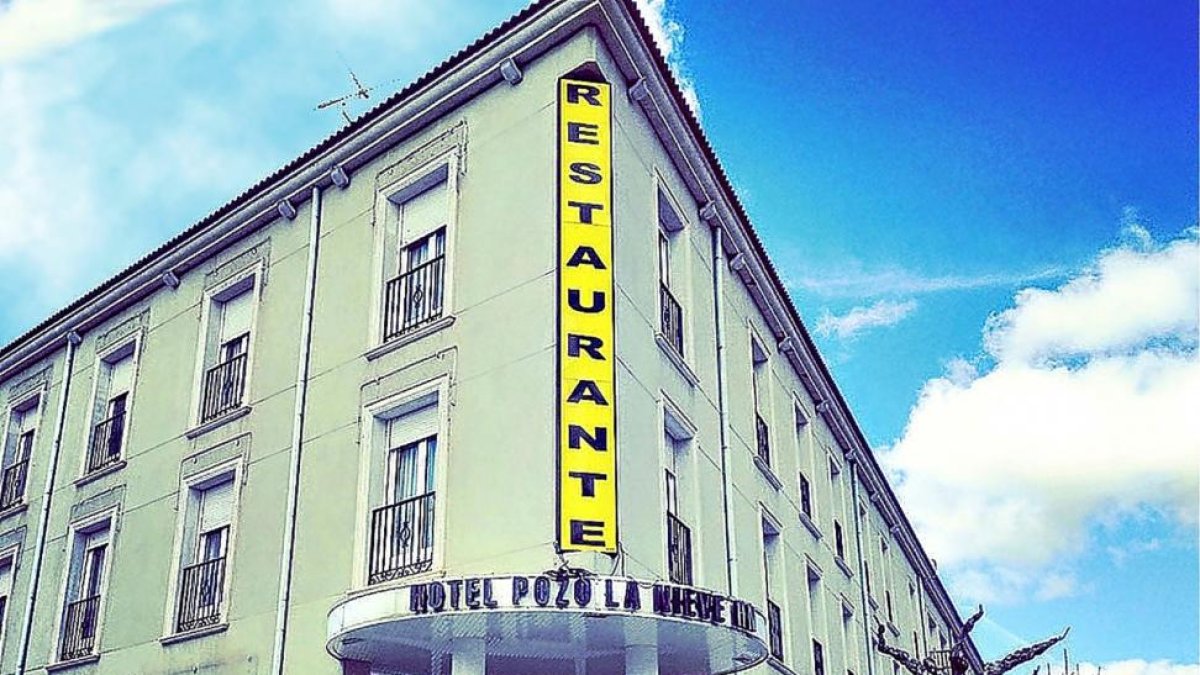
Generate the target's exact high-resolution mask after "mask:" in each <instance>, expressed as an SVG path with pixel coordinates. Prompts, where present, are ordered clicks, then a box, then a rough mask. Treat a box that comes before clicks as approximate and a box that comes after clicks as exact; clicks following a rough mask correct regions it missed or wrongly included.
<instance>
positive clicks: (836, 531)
mask: <svg viewBox="0 0 1200 675" xmlns="http://www.w3.org/2000/svg"><path fill="white" fill-rule="evenodd" d="M833 545H834V550H833V552H834V553H835V554H836V555H837V557H838V559H839V560H845V559H846V542H845V540H844V538H843V535H842V524H841V523H839V522H838V521H836V520H835V521H833Z"/></svg>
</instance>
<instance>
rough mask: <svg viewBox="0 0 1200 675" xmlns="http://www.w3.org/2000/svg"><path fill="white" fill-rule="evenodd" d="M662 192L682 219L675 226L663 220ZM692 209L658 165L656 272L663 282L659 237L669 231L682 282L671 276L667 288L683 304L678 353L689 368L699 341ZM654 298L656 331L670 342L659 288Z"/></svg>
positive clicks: (675, 267)
mask: <svg viewBox="0 0 1200 675" xmlns="http://www.w3.org/2000/svg"><path fill="white" fill-rule="evenodd" d="M660 195H661V196H662V197H665V198H666V200H667V203H668V205H669V206H670V207H671V211H672V213H673V214H674V215H675V219H676V220H677V221H678V222H677V223H676V224H675V225H676V226H675V227H669V226H668V225H669V223H664V222H663V219H662V217H661V213H660V212H659V203H658V200H659V196H660ZM688 213H689V212H688V211H684V210H683V209H682V208H681V207H680V204H679V200H678V199H676V198H675V193H674V192H673V191H672V190H671V188H670V187H669V186H668V185H667V180H666V178H664V177H663V175H662V173H661V172H660V171H659V170H658V169H655V171H654V223H655V227H654V270H655V275H654V276H655V278H656V279H658V280H659V281H660V282H661V281H662V278H661V277H662V269H661V267H660V265H659V262H658V258H659V255H660V253H659V250H658V247H659V243H658V238H659V236H661V234H665V235H666V237H667V246H668V247H669V248H674V249H676V250H675V251H673V252H671V254H670V255H671V270H672V271H673V272H674V273H673V274H672V276H673V277H674V278H675V279H676V280H677V282H678V283H674V284H673V283H671V280H670V279H667V280H666V281H667V288H669V289H671V294H672V295H674V296H675V301H676V302H678V303H679V307H680V309H681V310H682V313H683V354H678V356H679V357H680V358H681V359H682V360H683V362H684V364H686V365H687V366H688V368H691V364H692V363H693V362H694V361H695V351H696V349H695V344H696V341H695V331H694V330H693V326H694V321H693V320H694V318H695V317H694V316H693V315H694V314H695V312H694V311H691V310H692V307H691V305H692V304H693V303H690V302H688V301H689V300H692V297H691V296H692V288H693V284H692V280H693V275H692V256H691V255H690V253H691V251H690V247H691V244H690V237H689V236H688V235H689V233H690V231H691V228H692V224H691V223H690V222H689V221H688ZM677 240H678V241H677ZM680 253H682V255H680ZM681 296H685V297H681ZM654 300H655V302H654V306H655V307H657V308H658V314H657V315H656V316H657V317H658V319H657V320H656V321H655V325H654V332H655V334H656V335H659V336H662V338H663V340H662V341H663V342H664V343H666V342H668V341H667V340H666V336H665V335H662V326H661V325H660V324H661V322H662V315H663V307H662V296H661V295H660V294H659V293H658V289H657V288H655V293H654ZM670 348H671V349H672V350H673V349H674V346H673V345H672V346H670Z"/></svg>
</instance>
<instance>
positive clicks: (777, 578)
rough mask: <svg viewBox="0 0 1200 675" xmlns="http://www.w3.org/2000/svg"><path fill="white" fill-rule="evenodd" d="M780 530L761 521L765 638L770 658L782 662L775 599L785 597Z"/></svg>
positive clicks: (780, 617) (779, 613)
mask: <svg viewBox="0 0 1200 675" xmlns="http://www.w3.org/2000/svg"><path fill="white" fill-rule="evenodd" d="M779 531H780V528H779V526H778V525H776V524H775V523H774V522H773V521H772V520H771V519H769V518H766V517H764V518H763V520H762V541H763V587H764V590H765V593H764V595H765V596H766V598H767V637H768V638H769V639H768V642H769V645H768V646H769V647H770V650H771V656H772V657H773V658H776V659H779V660H780V661H782V660H783V657H784V652H783V634H784V630H783V611H782V609H781V608H780V606H779V604H777V603H776V602H775V599H776V598H777V597H778V598H782V597H786V594H785V593H784V592H783V591H784V589H783V584H782V582H783V561H782V558H783V555H782V552H781V551H780V550H779V549H780V541H779Z"/></svg>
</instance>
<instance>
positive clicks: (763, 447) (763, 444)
mask: <svg viewBox="0 0 1200 675" xmlns="http://www.w3.org/2000/svg"><path fill="white" fill-rule="evenodd" d="M754 437H755V440H756V441H757V450H758V458H759V459H761V460H762V461H763V463H764V464H766V465H767V466H771V438H770V434H769V433H768V431H767V423H766V421H765V420H763V418H762V415H759V414H758V413H754Z"/></svg>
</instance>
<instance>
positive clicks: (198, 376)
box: [188, 260, 266, 430]
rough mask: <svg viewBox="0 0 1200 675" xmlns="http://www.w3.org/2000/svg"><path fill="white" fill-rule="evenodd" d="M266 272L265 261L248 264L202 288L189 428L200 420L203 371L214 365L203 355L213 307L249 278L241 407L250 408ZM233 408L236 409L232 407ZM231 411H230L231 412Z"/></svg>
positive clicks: (205, 351) (196, 426) (206, 345)
mask: <svg viewBox="0 0 1200 675" xmlns="http://www.w3.org/2000/svg"><path fill="white" fill-rule="evenodd" d="M265 271H266V266H265V263H264V261H262V260H259V261H258V262H256V263H254V264H253V265H250V266H249V267H247V268H245V269H244V270H242V271H241V272H239V273H237V274H235V275H234V276H233V277H231V278H230V279H228V280H226V281H224V282H222V283H221V284H218V285H216V286H214V287H212V288H209V289H206V290H205V291H204V296H203V298H202V299H201V301H200V333H199V339H198V340H197V342H196V368H195V373H194V375H193V378H192V403H191V413H190V418H189V419H190V420H191V421H190V423H189V425H188V426H189V428H190V429H193V430H194V429H196V428H198V427H200V426H201V422H200V406H201V405H202V404H203V402H204V374H205V371H206V370H207V369H208V368H209V367H211V365H215V363H214V364H211V365H210V364H208V363H207V362H206V359H205V356H206V355H207V354H206V353H207V352H208V330H209V322H211V321H212V320H213V314H214V312H213V308H214V307H215V306H216V305H217V304H218V303H221V302H223V301H224V300H225V299H228V298H225V299H222V298H221V297H220V296H222V295H224V294H226V293H228V292H229V290H230V289H231V288H233V287H235V286H238V285H240V284H244V283H245V282H246V280H247V279H250V288H249V289H247V291H246V292H247V293H250V294H251V301H252V302H251V304H250V342H249V344H247V345H246V379H245V382H244V384H243V385H242V405H241V406H239V407H240V408H249V407H250V394H251V392H252V391H254V389H253V386H254V382H253V380H254V350H255V343H256V342H258V340H257V339H256V338H257V337H258V306H259V303H260V302H261V301H262V289H263V284H262V279H263V274H264V272H265ZM235 410H236V409H235ZM231 413H232V411H231ZM231 413H226V414H225V415H222V416H221V417H218V418H216V419H215V420H209V421H208V422H205V423H204V424H210V423H212V422H217V421H219V420H221V419H222V418H225V417H228V416H229V415H230V414H231Z"/></svg>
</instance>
